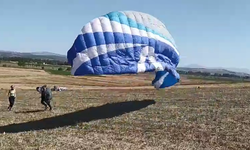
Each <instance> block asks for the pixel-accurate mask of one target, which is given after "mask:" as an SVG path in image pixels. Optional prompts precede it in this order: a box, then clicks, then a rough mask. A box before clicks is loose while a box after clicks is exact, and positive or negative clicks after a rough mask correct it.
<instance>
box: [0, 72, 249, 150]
mask: <svg viewBox="0 0 250 150" xmlns="http://www.w3.org/2000/svg"><path fill="white" fill-rule="evenodd" d="M4 69H5V70H4ZM4 69H2V68H0V83H1V85H0V86H1V88H3V90H0V106H1V107H0V111H1V115H0V116H1V120H0V149H1V150H12V149H13V150H34V149H39V150H40V149H41V150H69V149H72V150H77V149H79V150H80V149H81V150H82V149H108V150H111V149H122V150H125V149H135V150H138V149H152V150H158V149H164V150H165V149H195V150H197V149H198V150H199V149H209V150H213V149H223V150H224V149H235V150H236V149H237V150H238V149H250V117H249V116H250V100H249V97H250V92H249V91H250V87H249V85H247V84H237V85H236V84H231V85H229V84H227V85H216V84H212V85H210V84H209V85H205V84H203V85H202V88H200V89H197V88H196V86H197V85H195V86H192V85H190V83H191V81H186V82H189V85H178V86H176V87H173V88H170V89H166V90H159V91H158V90H155V89H153V88H152V87H149V86H146V85H147V84H148V83H143V81H144V82H145V78H144V77H141V78H140V77H139V76H133V77H132V76H131V77H130V76H129V78H130V79H131V80H133V82H132V83H130V84H132V85H130V84H129V83H124V84H123V83H122V81H124V78H123V80H122V79H120V80H119V81H116V80H114V78H117V79H119V78H118V77H112V76H110V77H89V78H80V79H78V78H75V77H65V76H55V75H50V74H47V73H45V72H43V71H37V70H36V72H33V71H30V70H29V71H28V72H27V69H26V70H22V69H10V68H4ZM8 70H9V71H8ZM8 72H9V73H8ZM47 77H51V78H49V79H48V78H47ZM38 79H39V80H38ZM42 79H43V80H42ZM107 81H110V84H111V85H109V87H103V84H105V83H103V82H107ZM45 82H49V84H48V85H55V84H56V85H59V86H66V87H70V88H71V89H70V90H68V91H62V92H53V96H54V98H53V102H52V103H53V106H54V109H53V111H51V112H50V111H43V106H42V105H41V104H40V98H39V97H40V95H39V94H38V92H36V91H35V89H34V87H35V86H40V85H42V84H44V83H45ZM149 82H151V80H149ZM194 82H196V81H194ZM2 83H3V84H2ZM82 83H84V85H85V86H87V87H85V88H82V85H81V84H82ZM10 84H15V85H17V86H18V87H19V88H17V92H18V93H17V100H16V103H15V106H14V108H13V111H11V112H9V111H7V107H8V100H7V97H6V90H5V88H9V85H10ZM106 84H109V82H107V83H106ZM118 84H119V85H120V88H115V86H116V85H118ZM96 85H99V86H97V87H96ZM121 85H123V86H121ZM128 85H130V86H128ZM135 85H137V86H135ZM140 85H141V86H145V87H142V88H139V86H140ZM133 86H134V88H133V89H132V88H131V87H133ZM91 87H92V89H91ZM94 87H95V89H93V88H94ZM135 87H137V88H135ZM146 87H148V88H146ZM80 88H81V89H80ZM122 88H123V89H122ZM129 88H131V89H129Z"/></svg>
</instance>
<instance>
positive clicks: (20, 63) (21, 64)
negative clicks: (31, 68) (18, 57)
mask: <svg viewBox="0 0 250 150" xmlns="http://www.w3.org/2000/svg"><path fill="white" fill-rule="evenodd" d="M17 65H18V66H20V67H24V66H25V65H26V64H25V62H24V61H18V64H17Z"/></svg>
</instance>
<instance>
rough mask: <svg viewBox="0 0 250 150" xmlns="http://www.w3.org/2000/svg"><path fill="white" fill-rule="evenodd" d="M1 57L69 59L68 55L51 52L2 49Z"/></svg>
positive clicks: (0, 51)
mask: <svg viewBox="0 0 250 150" xmlns="http://www.w3.org/2000/svg"><path fill="white" fill-rule="evenodd" d="M0 57H22V58H34V59H50V60H57V61H64V62H65V61H67V57H66V56H64V55H60V54H56V53H50V52H31V53H22V52H14V51H4V50H0Z"/></svg>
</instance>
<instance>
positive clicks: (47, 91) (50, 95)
mask: <svg viewBox="0 0 250 150" xmlns="http://www.w3.org/2000/svg"><path fill="white" fill-rule="evenodd" d="M45 92H46V98H47V99H48V100H52V92H51V89H50V88H47V89H46V91H45Z"/></svg>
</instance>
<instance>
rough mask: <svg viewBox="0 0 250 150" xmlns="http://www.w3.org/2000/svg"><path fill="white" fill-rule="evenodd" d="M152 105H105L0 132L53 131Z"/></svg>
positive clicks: (23, 124)
mask: <svg viewBox="0 0 250 150" xmlns="http://www.w3.org/2000/svg"><path fill="white" fill-rule="evenodd" d="M152 104H155V101H154V100H142V101H127V102H119V103H111V104H105V105H102V106H98V107H90V108H87V109H85V110H80V111H76V112H73V113H69V114H64V115H61V116H55V117H51V118H45V119H42V120H37V121H31V122H25V123H19V124H11V125H6V126H2V127H0V132H1V133H2V132H6V133H18V132H24V131H32V130H33V131H34V130H43V129H54V128H58V127H64V126H70V125H75V124H76V123H79V122H89V121H93V120H98V119H106V118H112V117H115V116H119V115H122V114H125V113H129V112H132V111H136V110H140V109H142V108H145V107H147V106H149V105H152Z"/></svg>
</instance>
